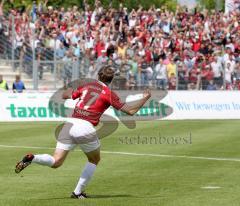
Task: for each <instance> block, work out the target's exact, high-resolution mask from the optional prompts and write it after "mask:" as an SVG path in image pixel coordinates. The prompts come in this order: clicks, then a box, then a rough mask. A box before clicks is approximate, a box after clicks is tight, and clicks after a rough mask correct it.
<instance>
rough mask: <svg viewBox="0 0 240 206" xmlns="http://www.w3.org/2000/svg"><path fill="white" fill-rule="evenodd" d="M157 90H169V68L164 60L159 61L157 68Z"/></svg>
mask: <svg viewBox="0 0 240 206" xmlns="http://www.w3.org/2000/svg"><path fill="white" fill-rule="evenodd" d="M155 75H156V83H157V88H158V89H162V90H165V89H167V81H168V78H167V67H166V65H164V64H163V59H160V60H159V63H158V64H157V65H156V67H155Z"/></svg>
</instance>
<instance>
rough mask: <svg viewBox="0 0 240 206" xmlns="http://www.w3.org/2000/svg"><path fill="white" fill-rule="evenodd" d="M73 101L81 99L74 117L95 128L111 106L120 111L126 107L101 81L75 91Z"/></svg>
mask: <svg viewBox="0 0 240 206" xmlns="http://www.w3.org/2000/svg"><path fill="white" fill-rule="evenodd" d="M72 99H73V100H75V99H79V101H78V102H77V104H76V105H75V109H74V112H73V115H72V117H74V118H79V119H84V120H87V121H89V122H91V123H92V124H93V125H94V126H96V125H97V124H98V123H99V119H100V117H101V116H102V114H103V113H104V112H105V110H107V109H108V108H109V107H110V106H113V107H114V108H115V109H117V110H119V109H121V108H122V107H123V105H124V103H123V102H121V100H120V98H119V97H118V95H117V94H116V93H115V92H113V91H111V89H109V88H108V87H107V86H106V85H105V84H103V83H102V82H99V81H94V82H90V83H87V84H85V85H84V86H81V87H79V88H78V89H77V90H75V91H73V93H72Z"/></svg>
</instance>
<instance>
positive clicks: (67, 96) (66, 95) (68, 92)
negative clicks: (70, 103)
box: [62, 88, 73, 99]
mask: <svg viewBox="0 0 240 206" xmlns="http://www.w3.org/2000/svg"><path fill="white" fill-rule="evenodd" d="M72 93H73V88H67V89H66V90H64V91H63V94H62V98H63V99H72Z"/></svg>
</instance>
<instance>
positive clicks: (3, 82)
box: [0, 74, 8, 91]
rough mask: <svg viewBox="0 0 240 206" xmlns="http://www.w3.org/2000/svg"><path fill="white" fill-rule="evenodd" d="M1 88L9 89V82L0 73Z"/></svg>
mask: <svg viewBox="0 0 240 206" xmlns="http://www.w3.org/2000/svg"><path fill="white" fill-rule="evenodd" d="M0 90H3V91H7V90H8V84H7V82H6V80H3V76H2V75H1V74H0Z"/></svg>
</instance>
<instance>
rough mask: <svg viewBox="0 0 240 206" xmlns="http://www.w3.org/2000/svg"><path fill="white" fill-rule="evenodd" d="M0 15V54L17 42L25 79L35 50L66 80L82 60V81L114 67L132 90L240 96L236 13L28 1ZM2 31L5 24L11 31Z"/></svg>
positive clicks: (239, 16)
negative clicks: (58, 64) (234, 92)
mask: <svg viewBox="0 0 240 206" xmlns="http://www.w3.org/2000/svg"><path fill="white" fill-rule="evenodd" d="M0 15H1V17H0V18H1V27H0V40H1V41H3V44H2V45H1V46H0V53H1V54H7V55H8V56H11V51H8V50H9V48H11V45H12V42H14V51H15V52H14V55H15V57H16V58H22V59H23V62H25V67H24V68H25V70H26V72H29V73H31V68H32V64H29V66H27V65H28V64H27V62H31V60H32V56H33V47H34V50H35V52H34V53H35V58H36V59H37V60H39V61H41V60H48V61H53V60H59V61H63V62H66V64H65V66H64V68H63V69H62V77H63V78H64V80H65V81H68V79H70V78H71V75H72V71H71V65H72V64H69V63H67V62H69V61H74V62H76V61H80V64H81V62H82V61H83V60H84V64H85V67H84V70H83V71H81V75H85V76H86V77H90V78H95V77H96V76H97V72H98V70H99V69H100V68H101V67H102V66H103V65H104V64H110V65H111V64H112V65H114V68H116V73H117V74H118V76H119V78H122V79H125V83H124V85H125V86H126V87H128V88H129V89H135V88H137V87H139V86H142V87H153V86H156V87H157V88H158V89H163V90H165V89H169V90H175V89H178V90H187V89H188V90H196V89H200V90H217V89H228V90H240V10H239V9H236V10H235V11H233V12H231V13H229V14H225V13H224V12H220V11H206V10H204V11H197V10H195V11H188V10H187V9H183V8H177V10H176V12H172V11H169V10H167V9H166V8H155V7H154V6H152V7H151V8H149V9H148V10H144V9H143V8H142V7H141V6H139V7H138V9H132V10H129V9H128V8H125V7H123V6H122V4H120V5H119V8H118V9H115V8H112V7H111V5H110V6H109V8H103V7H102V6H101V3H100V1H96V2H95V7H94V8H91V7H90V6H89V5H88V4H87V3H86V2H84V6H83V8H81V9H80V8H78V7H77V6H73V7H71V8H64V7H62V8H54V7H52V6H47V5H46V6H44V5H40V6H39V5H36V4H35V3H34V2H33V6H32V9H31V10H30V11H27V10H26V9H22V10H17V9H12V10H11V11H10V12H9V13H8V15H7V16H6V15H3V12H2V11H1V12H0ZM12 16H14V18H12ZM13 21H14V22H13ZM12 24H14V26H13V27H14V31H13V30H12V27H11V25H12ZM3 25H9V27H8V28H7V29H8V30H7V31H8V32H6V28H5V27H4V26H3ZM13 32H14V34H15V35H11V33H13ZM13 36H14V38H13ZM4 45H7V46H4ZM10 50H11V49H10ZM86 60H87V61H86ZM52 69H53V68H50V70H52ZM42 74H43V69H41V67H40V78H42Z"/></svg>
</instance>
